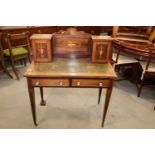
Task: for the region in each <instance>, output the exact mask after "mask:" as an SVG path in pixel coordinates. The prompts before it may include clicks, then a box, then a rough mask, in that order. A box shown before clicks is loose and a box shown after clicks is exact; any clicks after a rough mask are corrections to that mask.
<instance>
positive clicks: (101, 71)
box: [24, 59, 116, 79]
mask: <svg viewBox="0 0 155 155" xmlns="http://www.w3.org/2000/svg"><path fill="white" fill-rule="evenodd" d="M90 61H91V60H90V59H54V61H53V62H52V63H32V64H30V66H29V67H28V69H27V71H26V73H25V74H24V76H26V77H68V78H69V77H79V78H112V79H114V78H116V74H115V72H114V70H113V68H112V66H111V64H93V63H91V62H90Z"/></svg>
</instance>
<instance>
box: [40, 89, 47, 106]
mask: <svg viewBox="0 0 155 155" xmlns="http://www.w3.org/2000/svg"><path fill="white" fill-rule="evenodd" d="M40 95H41V102H40V105H41V106H45V105H46V101H45V100H44V92H43V87H40Z"/></svg>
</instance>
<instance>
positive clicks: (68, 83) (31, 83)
mask: <svg viewBox="0 0 155 155" xmlns="http://www.w3.org/2000/svg"><path fill="white" fill-rule="evenodd" d="M24 76H25V77H26V78H27V84H28V91H29V97H30V103H31V110H32V116H33V122H34V124H35V125H36V126H37V121H36V108H35V91H34V88H35V87H38V88H40V93H41V105H45V104H46V102H45V100H44V97H43V88H44V87H59V88H67V87H71V88H99V100H98V103H99V102H100V97H101V92H102V88H106V89H107V91H106V97H105V104H104V109H103V118H102V127H103V126H104V121H105V117H106V113H107V110H108V105H109V101H110V96H111V93H112V88H113V82H114V79H115V78H116V74H115V72H114V70H113V68H112V66H111V64H109V63H107V64H93V63H91V59H63V58H58V59H54V61H53V62H52V63H32V64H30V66H29V68H28V70H27V71H26V73H25V75H24Z"/></svg>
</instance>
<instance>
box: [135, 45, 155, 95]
mask: <svg viewBox="0 0 155 155" xmlns="http://www.w3.org/2000/svg"><path fill="white" fill-rule="evenodd" d="M146 56H147V57H146ZM141 59H143V58H141ZM140 64H141V69H142V75H141V82H140V87H139V90H138V95H137V96H138V97H139V96H140V94H141V91H142V88H143V85H144V80H145V79H146V78H155V46H154V45H153V46H150V47H148V49H146V54H145V57H144V59H143V60H141V61H140Z"/></svg>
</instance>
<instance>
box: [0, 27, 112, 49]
mask: <svg viewBox="0 0 155 155" xmlns="http://www.w3.org/2000/svg"><path fill="white" fill-rule="evenodd" d="M68 28H76V29H77V30H78V31H85V32H86V33H90V34H93V35H99V34H100V33H102V32H106V33H108V34H109V35H111V34H112V26H9V27H8V26H3V27H0V31H1V32H2V45H3V48H4V49H7V48H8V45H7V40H6V38H7V35H8V34H16V33H22V32H29V36H31V35H32V34H52V33H54V32H58V31H62V30H63V31H66V30H67V29H68Z"/></svg>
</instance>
